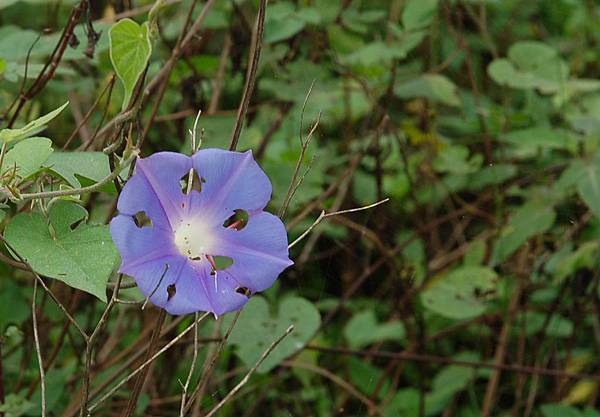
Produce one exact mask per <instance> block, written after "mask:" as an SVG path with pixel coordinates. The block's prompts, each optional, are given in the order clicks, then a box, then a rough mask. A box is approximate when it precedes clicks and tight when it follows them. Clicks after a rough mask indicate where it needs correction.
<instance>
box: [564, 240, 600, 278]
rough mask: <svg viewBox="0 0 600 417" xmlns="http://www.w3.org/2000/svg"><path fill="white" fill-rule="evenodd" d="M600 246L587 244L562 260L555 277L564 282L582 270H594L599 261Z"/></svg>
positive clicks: (592, 243) (594, 243) (591, 243)
mask: <svg viewBox="0 0 600 417" xmlns="http://www.w3.org/2000/svg"><path fill="white" fill-rule="evenodd" d="M599 249H600V246H599V245H598V242H595V241H594V242H585V243H584V244H582V245H581V246H580V247H579V249H577V250H576V251H575V252H573V253H570V254H568V255H567V256H565V257H564V258H562V259H561V260H560V262H559V263H558V265H556V269H555V271H554V276H555V277H556V278H557V279H558V280H559V281H562V280H563V279H565V278H567V277H568V276H570V275H572V274H574V273H575V272H577V271H578V270H579V269H582V268H590V269H591V268H593V267H594V264H595V263H596V260H597V259H598V251H599Z"/></svg>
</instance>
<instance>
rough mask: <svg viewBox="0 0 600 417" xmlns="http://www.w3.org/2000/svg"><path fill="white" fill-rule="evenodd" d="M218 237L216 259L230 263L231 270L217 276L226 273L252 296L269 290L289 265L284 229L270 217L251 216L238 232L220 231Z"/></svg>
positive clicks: (274, 217)
mask: <svg viewBox="0 0 600 417" xmlns="http://www.w3.org/2000/svg"><path fill="white" fill-rule="evenodd" d="M218 233H219V245H220V247H219V248H218V251H219V252H220V253H219V254H218V255H221V254H222V255H225V256H228V257H230V258H232V259H233V264H232V265H231V266H229V267H228V268H227V269H225V270H224V271H219V272H227V273H228V274H229V275H230V276H231V278H233V279H234V280H235V281H237V282H238V283H239V284H240V286H244V287H247V288H248V289H250V291H251V292H252V293H254V292H257V291H264V290H265V289H267V288H269V287H270V286H271V285H273V283H274V282H275V280H276V279H277V276H278V275H279V274H280V273H281V272H282V271H283V270H284V269H286V268H287V267H288V266H290V265H292V264H293V262H292V261H291V260H290V259H289V255H288V254H289V252H288V247H287V245H288V239H287V233H286V231H285V227H284V225H283V223H282V222H281V220H280V219H279V217H277V216H274V215H272V214H270V213H267V212H264V211H263V212H260V213H258V214H254V215H251V216H250V218H249V219H248V224H247V225H246V227H244V228H243V229H242V230H239V231H237V230H234V229H226V228H222V229H220V230H219V231H218Z"/></svg>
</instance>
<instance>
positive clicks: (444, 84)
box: [394, 74, 461, 106]
mask: <svg viewBox="0 0 600 417" xmlns="http://www.w3.org/2000/svg"><path fill="white" fill-rule="evenodd" d="M394 92H395V93H396V95H397V96H398V97H400V98H405V99H409V98H415V97H424V98H427V99H429V100H431V101H437V102H440V103H442V104H446V105H448V106H460V104H461V101H460V98H459V97H458V94H457V87H456V85H455V84H454V83H453V82H452V81H450V80H449V79H448V78H447V77H444V76H443V75H439V74H423V75H421V76H420V77H419V78H416V79H414V80H411V81H408V82H405V83H403V84H399V85H398V86H397V87H396V88H395V89H394Z"/></svg>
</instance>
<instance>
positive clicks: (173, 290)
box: [167, 284, 177, 301]
mask: <svg viewBox="0 0 600 417" xmlns="http://www.w3.org/2000/svg"><path fill="white" fill-rule="evenodd" d="M176 293H177V287H176V286H175V284H171V285H169V286H168V287H167V301H169V300H170V299H171V298H173V297H174V296H175V294H176Z"/></svg>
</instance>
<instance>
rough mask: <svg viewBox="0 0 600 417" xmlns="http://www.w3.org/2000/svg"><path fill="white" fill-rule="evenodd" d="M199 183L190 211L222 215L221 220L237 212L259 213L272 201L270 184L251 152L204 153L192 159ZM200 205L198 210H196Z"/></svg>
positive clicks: (223, 151) (215, 150) (217, 150)
mask: <svg viewBox="0 0 600 417" xmlns="http://www.w3.org/2000/svg"><path fill="white" fill-rule="evenodd" d="M192 159H193V161H194V169H195V170H196V172H197V173H198V176H199V177H200V178H201V179H202V181H203V182H202V191H201V192H200V198H199V199H197V201H196V202H195V203H194V199H193V202H192V204H193V205H196V207H193V208H192V210H193V211H196V210H198V211H202V212H206V211H208V212H210V213H216V212H218V213H219V214H222V215H223V216H225V217H224V218H223V220H225V218H226V217H227V216H229V215H230V214H231V213H233V210H236V209H243V210H246V211H248V212H254V211H257V210H262V209H263V208H264V207H265V206H266V205H267V203H268V202H269V199H270V198H271V191H272V187H271V182H270V181H269V178H268V177H267V175H266V174H265V173H264V171H263V170H262V169H261V168H260V167H259V166H258V164H257V163H256V161H255V160H254V158H253V157H252V152H251V151H248V152H244V153H242V152H232V151H225V150H222V149H203V150H200V151H198V152H196V154H195V155H194V156H193V157H192ZM198 205H200V207H198Z"/></svg>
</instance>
